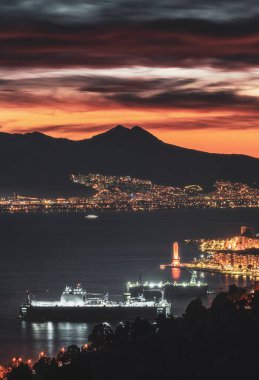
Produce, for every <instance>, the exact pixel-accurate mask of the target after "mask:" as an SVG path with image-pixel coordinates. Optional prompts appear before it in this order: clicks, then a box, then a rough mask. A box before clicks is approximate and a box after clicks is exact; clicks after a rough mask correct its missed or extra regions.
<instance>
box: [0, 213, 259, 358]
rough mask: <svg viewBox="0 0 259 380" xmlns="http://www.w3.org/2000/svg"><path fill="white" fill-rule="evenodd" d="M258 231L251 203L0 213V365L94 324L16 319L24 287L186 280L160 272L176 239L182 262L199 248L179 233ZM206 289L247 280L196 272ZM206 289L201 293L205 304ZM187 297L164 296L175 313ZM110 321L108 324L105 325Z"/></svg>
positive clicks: (115, 288) (116, 290)
mask: <svg viewBox="0 0 259 380" xmlns="http://www.w3.org/2000/svg"><path fill="white" fill-rule="evenodd" d="M246 224H249V225H254V227H255V228H256V229H257V231H259V211H258V209H245V208H241V209H238V208H235V209H208V210H205V209H204V210H203V209H197V210H196V209H192V210H183V209H173V210H168V211H155V212H134V213H133V212H132V213H130V212H128V213H122V212H100V213H99V214H98V218H97V219H86V218H85V215H84V214H83V213H81V212H80V213H72V212H70V213H69V212H68V213H46V214H42V213H38V214H37V213H35V214H30V213H28V214H0V254H1V261H0V364H7V363H8V362H9V361H10V359H11V358H12V357H14V356H15V357H17V356H19V357H22V358H23V360H27V359H29V358H31V359H33V360H37V358H38V355H39V353H40V352H41V351H44V352H45V353H46V354H47V355H49V356H53V355H55V354H56V353H57V352H58V351H59V350H60V348H61V347H64V346H65V347H67V346H69V345H71V344H76V345H77V346H79V347H80V346H82V345H83V344H85V343H86V342H87V338H88V335H89V334H90V332H91V329H92V328H93V325H94V324H89V323H70V322H60V323H52V322H45V323H31V322H26V321H22V320H20V319H19V318H18V317H17V316H18V312H19V307H20V305H21V304H22V303H23V302H24V300H25V298H26V291H27V290H29V291H32V292H35V293H36V292H38V291H45V290H48V294H47V295H46V294H45V293H36V297H38V299H44V297H48V298H49V299H53V300H56V299H59V298H60V295H61V293H62V291H63V289H64V287H65V286H66V285H76V284H78V283H81V284H82V285H83V286H84V287H85V288H86V289H87V291H89V292H100V293H102V292H104V291H106V290H108V291H109V294H110V296H111V297H120V296H121V295H122V293H123V292H125V290H126V282H128V281H136V280H137V279H138V277H139V275H140V273H142V275H143V278H144V280H148V281H164V280H176V279H177V280H178V281H183V280H184V281H185V280H190V276H191V274H190V273H188V272H186V271H181V272H180V273H172V271H171V270H170V269H168V270H164V271H161V270H160V268H159V266H160V264H166V263H169V262H170V259H171V245H172V243H173V242H174V241H178V242H179V244H180V252H181V259H182V261H191V260H192V259H193V258H194V257H199V255H200V254H201V253H200V252H199V250H198V248H197V247H195V246H194V245H192V244H185V243H184V240H185V239H200V238H218V237H222V238H227V237H231V236H233V235H237V234H239V232H240V227H241V226H242V225H246ZM202 281H206V282H208V284H209V288H210V289H211V290H213V291H220V290H224V289H227V287H228V286H229V285H230V284H233V283H235V284H238V285H239V286H250V285H251V280H250V279H249V278H243V277H231V276H225V275H219V274H203V278H202ZM211 299H212V295H210V296H209V297H206V298H205V299H203V302H204V304H205V305H209V304H210V302H211ZM190 300H191V299H190V298H188V297H187V298H184V299H182V298H180V299H173V300H172V311H173V314H174V315H176V316H179V315H181V314H182V313H183V312H184V310H185V308H186V306H187V304H188V303H189V302H190ZM112 327H114V326H112Z"/></svg>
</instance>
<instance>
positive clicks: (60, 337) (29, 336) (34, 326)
mask: <svg viewBox="0 0 259 380" xmlns="http://www.w3.org/2000/svg"><path fill="white" fill-rule="evenodd" d="M93 325H94V324H91V323H90V324H88V323H77V322H74V323H73V322H39V323H38V322H26V321H21V323H20V329H21V336H22V340H23V341H24V342H30V352H34V353H37V352H38V353H39V352H41V351H44V352H46V354H47V355H49V356H53V355H55V354H56V353H57V350H58V349H59V348H60V347H62V346H65V347H66V346H69V345H71V344H76V345H77V346H79V347H81V346H82V345H83V344H85V343H86V341H87V338H88V335H89V334H90V332H91V329H92V327H93Z"/></svg>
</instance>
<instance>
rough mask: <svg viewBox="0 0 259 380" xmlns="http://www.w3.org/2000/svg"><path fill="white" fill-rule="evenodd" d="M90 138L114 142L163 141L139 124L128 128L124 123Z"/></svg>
mask: <svg viewBox="0 0 259 380" xmlns="http://www.w3.org/2000/svg"><path fill="white" fill-rule="evenodd" d="M90 140H103V141H111V142H113V143H116V142H117V143H121V142H133V143H145V142H161V141H160V140H159V139H158V138H157V137H155V136H154V135H152V134H151V133H150V132H148V131H146V130H145V129H144V128H141V127H139V126H138V125H135V126H134V127H132V128H127V127H124V126H123V125H117V126H116V127H114V128H111V129H109V130H108V131H106V132H104V133H101V134H99V135H96V136H94V137H92V138H91V139H90Z"/></svg>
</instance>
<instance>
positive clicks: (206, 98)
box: [108, 90, 259, 111]
mask: <svg viewBox="0 0 259 380" xmlns="http://www.w3.org/2000/svg"><path fill="white" fill-rule="evenodd" d="M108 99H110V100H113V101H115V102H117V103H119V104H121V105H123V106H125V107H134V108H142V109H150V108H151V109H155V108H156V109H157V108H160V109H168V108H169V109H172V110H173V109H196V110H208V109H220V110H222V109H238V110H240V111H241V110H242V109H243V110H245V111H249V110H251V111H252V110H253V111H257V110H259V108H258V106H259V101H258V99H257V98H256V97H253V96H241V95H237V94H236V93H235V92H234V91H214V92H208V91H201V90H195V91H193V90H191V91H188V90H175V91H174V92H163V93H159V94H156V95H153V96H146V97H143V96H138V95H137V94H131V93H127V94H119V95H111V96H108Z"/></svg>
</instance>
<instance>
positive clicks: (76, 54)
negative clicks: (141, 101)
mask: <svg viewBox="0 0 259 380" xmlns="http://www.w3.org/2000/svg"><path fill="white" fill-rule="evenodd" d="M0 9H1V6H0ZM0 14H1V12H0ZM39 14H41V13H40V12H38V13H36V14H30V15H26V16H25V17H24V18H22V17H21V15H20V16H19V13H17V15H16V13H15V12H14V13H11V12H10V14H9V13H8V14H6V12H4V13H2V14H1V16H0V46H1V55H0V64H1V65H2V67H3V66H4V67H9V68H10V67H13V68H23V67H55V68H63V67H94V68H104V67H108V68H110V67H121V66H127V67H128V66H136V65H140V66H161V67H171V66H178V67H179V66H180V67H181V66H182V67H193V66H194V65H206V66H207V65H213V66H218V67H221V68H225V69H227V68H235V67H250V66H257V65H258V64H259V55H258V46H259V22H258V21H259V17H256V16H254V17H253V18H251V19H239V20H236V19H234V20H223V21H222V20H216V21H215V20H213V19H207V20H201V19H194V18H193V19H190V18H182V19H174V20H168V19H154V20H151V21H141V20H134V21H130V20H127V21H125V22H123V21H122V19H120V18H116V20H114V21H113V22H111V21H110V20H109V18H107V19H106V20H104V21H103V22H102V23H100V22H99V21H98V19H95V18H93V19H92V20H91V22H90V21H89V22H85V23H82V22H64V23H60V22H59V18H55V17H52V16H49V17H46V18H45V19H41V18H40V19H38V17H39Z"/></svg>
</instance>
